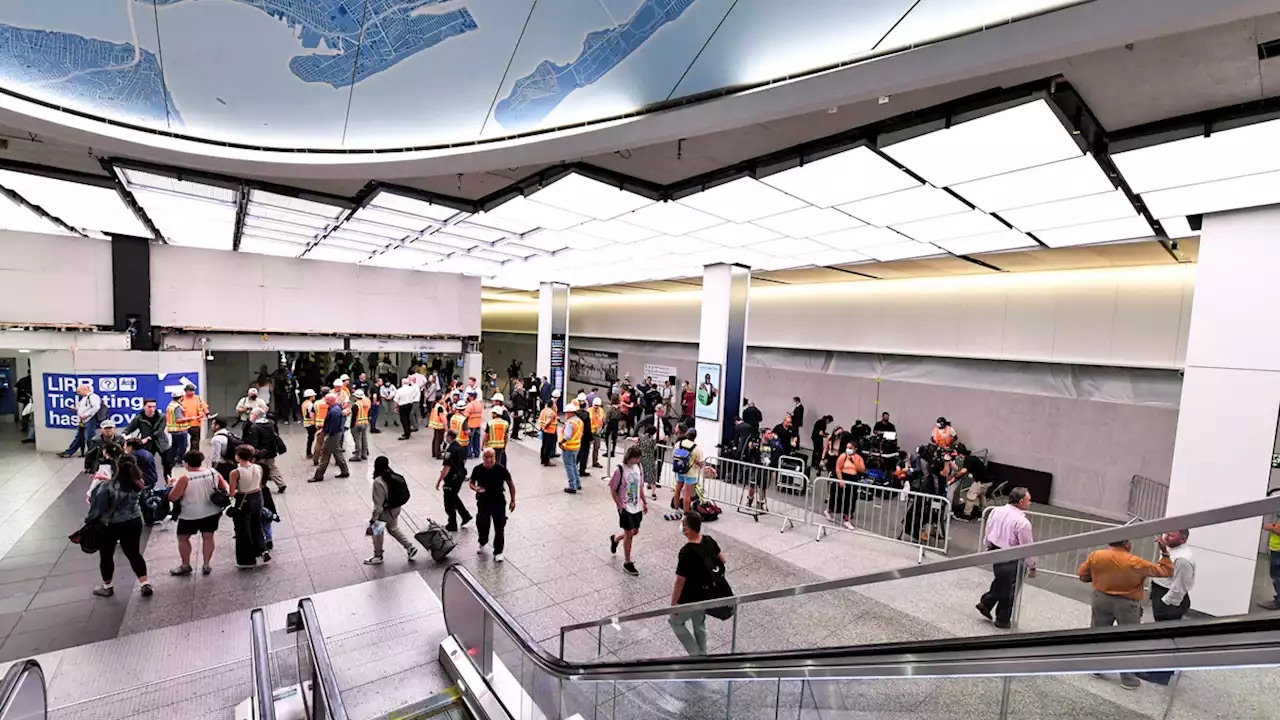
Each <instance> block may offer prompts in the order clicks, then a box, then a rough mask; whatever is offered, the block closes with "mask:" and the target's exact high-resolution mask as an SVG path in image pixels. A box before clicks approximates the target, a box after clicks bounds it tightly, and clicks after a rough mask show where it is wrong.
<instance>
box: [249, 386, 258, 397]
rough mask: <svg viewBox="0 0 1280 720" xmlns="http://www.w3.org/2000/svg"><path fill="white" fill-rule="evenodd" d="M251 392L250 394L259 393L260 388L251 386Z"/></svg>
mask: <svg viewBox="0 0 1280 720" xmlns="http://www.w3.org/2000/svg"><path fill="white" fill-rule="evenodd" d="M249 394H250V395H257V394H258V388H256V387H251V388H249Z"/></svg>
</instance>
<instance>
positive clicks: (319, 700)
mask: <svg viewBox="0 0 1280 720" xmlns="http://www.w3.org/2000/svg"><path fill="white" fill-rule="evenodd" d="M298 612H299V614H300V615H301V617H302V632H303V633H304V634H305V636H306V639H305V642H306V644H307V649H308V650H309V654H310V656H311V657H310V659H311V670H312V672H313V673H314V674H313V676H312V678H311V680H312V697H313V698H315V700H316V702H315V703H314V704H313V705H312V707H311V712H312V717H313V718H316V719H318V720H347V709H346V707H345V706H344V705H343V704H342V693H341V692H339V690H338V677H337V674H336V673H335V672H334V669H333V662H332V661H331V660H330V659H329V648H328V646H327V645H326V644H325V640H324V633H323V632H322V631H321V630H320V621H319V620H318V619H317V617H316V607H315V603H313V602H312V601H311V598H309V597H308V598H302V599H301V600H299V601H298ZM299 670H301V668H299ZM0 720H3V719H0Z"/></svg>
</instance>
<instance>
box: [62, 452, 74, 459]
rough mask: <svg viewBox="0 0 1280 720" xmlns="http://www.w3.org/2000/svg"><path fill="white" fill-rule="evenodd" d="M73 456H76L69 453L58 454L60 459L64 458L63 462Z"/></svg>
mask: <svg viewBox="0 0 1280 720" xmlns="http://www.w3.org/2000/svg"><path fill="white" fill-rule="evenodd" d="M73 454H74V453H69V452H60V453H58V457H60V458H62V459H63V460H65V459H67V458H69V457H71V456H72V455H73Z"/></svg>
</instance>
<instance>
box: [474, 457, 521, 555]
mask: <svg viewBox="0 0 1280 720" xmlns="http://www.w3.org/2000/svg"><path fill="white" fill-rule="evenodd" d="M480 458H481V460H480V464H479V465H476V466H475V467H473V468H471V482H470V483H469V485H470V487H471V491H472V492H474V493H475V494H476V530H478V531H479V532H480V538H479V540H480V547H478V548H476V553H477V554H483V553H484V546H485V545H487V544H488V543H489V526H490V525H491V524H492V525H493V561H494V562H502V551H503V549H504V548H505V546H506V528H507V512H508V511H510V512H515V510H516V484H515V482H514V481H512V479H511V473H510V472H508V471H507V468H506V467H505V466H503V465H500V464H499V463H498V453H497V452H496V451H495V450H494V448H485V449H484V452H483V453H482V454H481V456H480ZM504 490H510V491H511V500H510V501H508V500H507V499H506V497H505V496H504V495H503V491H504Z"/></svg>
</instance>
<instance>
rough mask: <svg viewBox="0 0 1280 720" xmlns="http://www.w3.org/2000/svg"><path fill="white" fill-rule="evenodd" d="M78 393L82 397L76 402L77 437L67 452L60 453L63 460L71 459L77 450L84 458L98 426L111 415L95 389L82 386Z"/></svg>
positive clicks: (59, 455) (77, 390)
mask: <svg viewBox="0 0 1280 720" xmlns="http://www.w3.org/2000/svg"><path fill="white" fill-rule="evenodd" d="M76 393H78V394H79V395H80V399H79V400H76V436H75V437H74V438H72V439H71V444H70V445H68V446H67V449H66V450H63V451H62V452H60V453H58V457H61V458H69V457H71V456H72V455H75V454H76V451H77V450H79V451H80V455H81V456H83V455H84V451H85V448H86V447H87V446H88V445H89V441H90V440H92V439H93V436H94V435H95V434H96V433H97V432H98V426H99V425H101V424H102V421H103V420H106V419H107V416H108V415H109V414H110V411H109V410H108V409H107V406H106V405H103V404H102V397H101V396H99V395H98V394H97V393H95V392H94V391H93V388H91V387H89V386H88V385H81V386H80V387H78V388H76Z"/></svg>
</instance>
